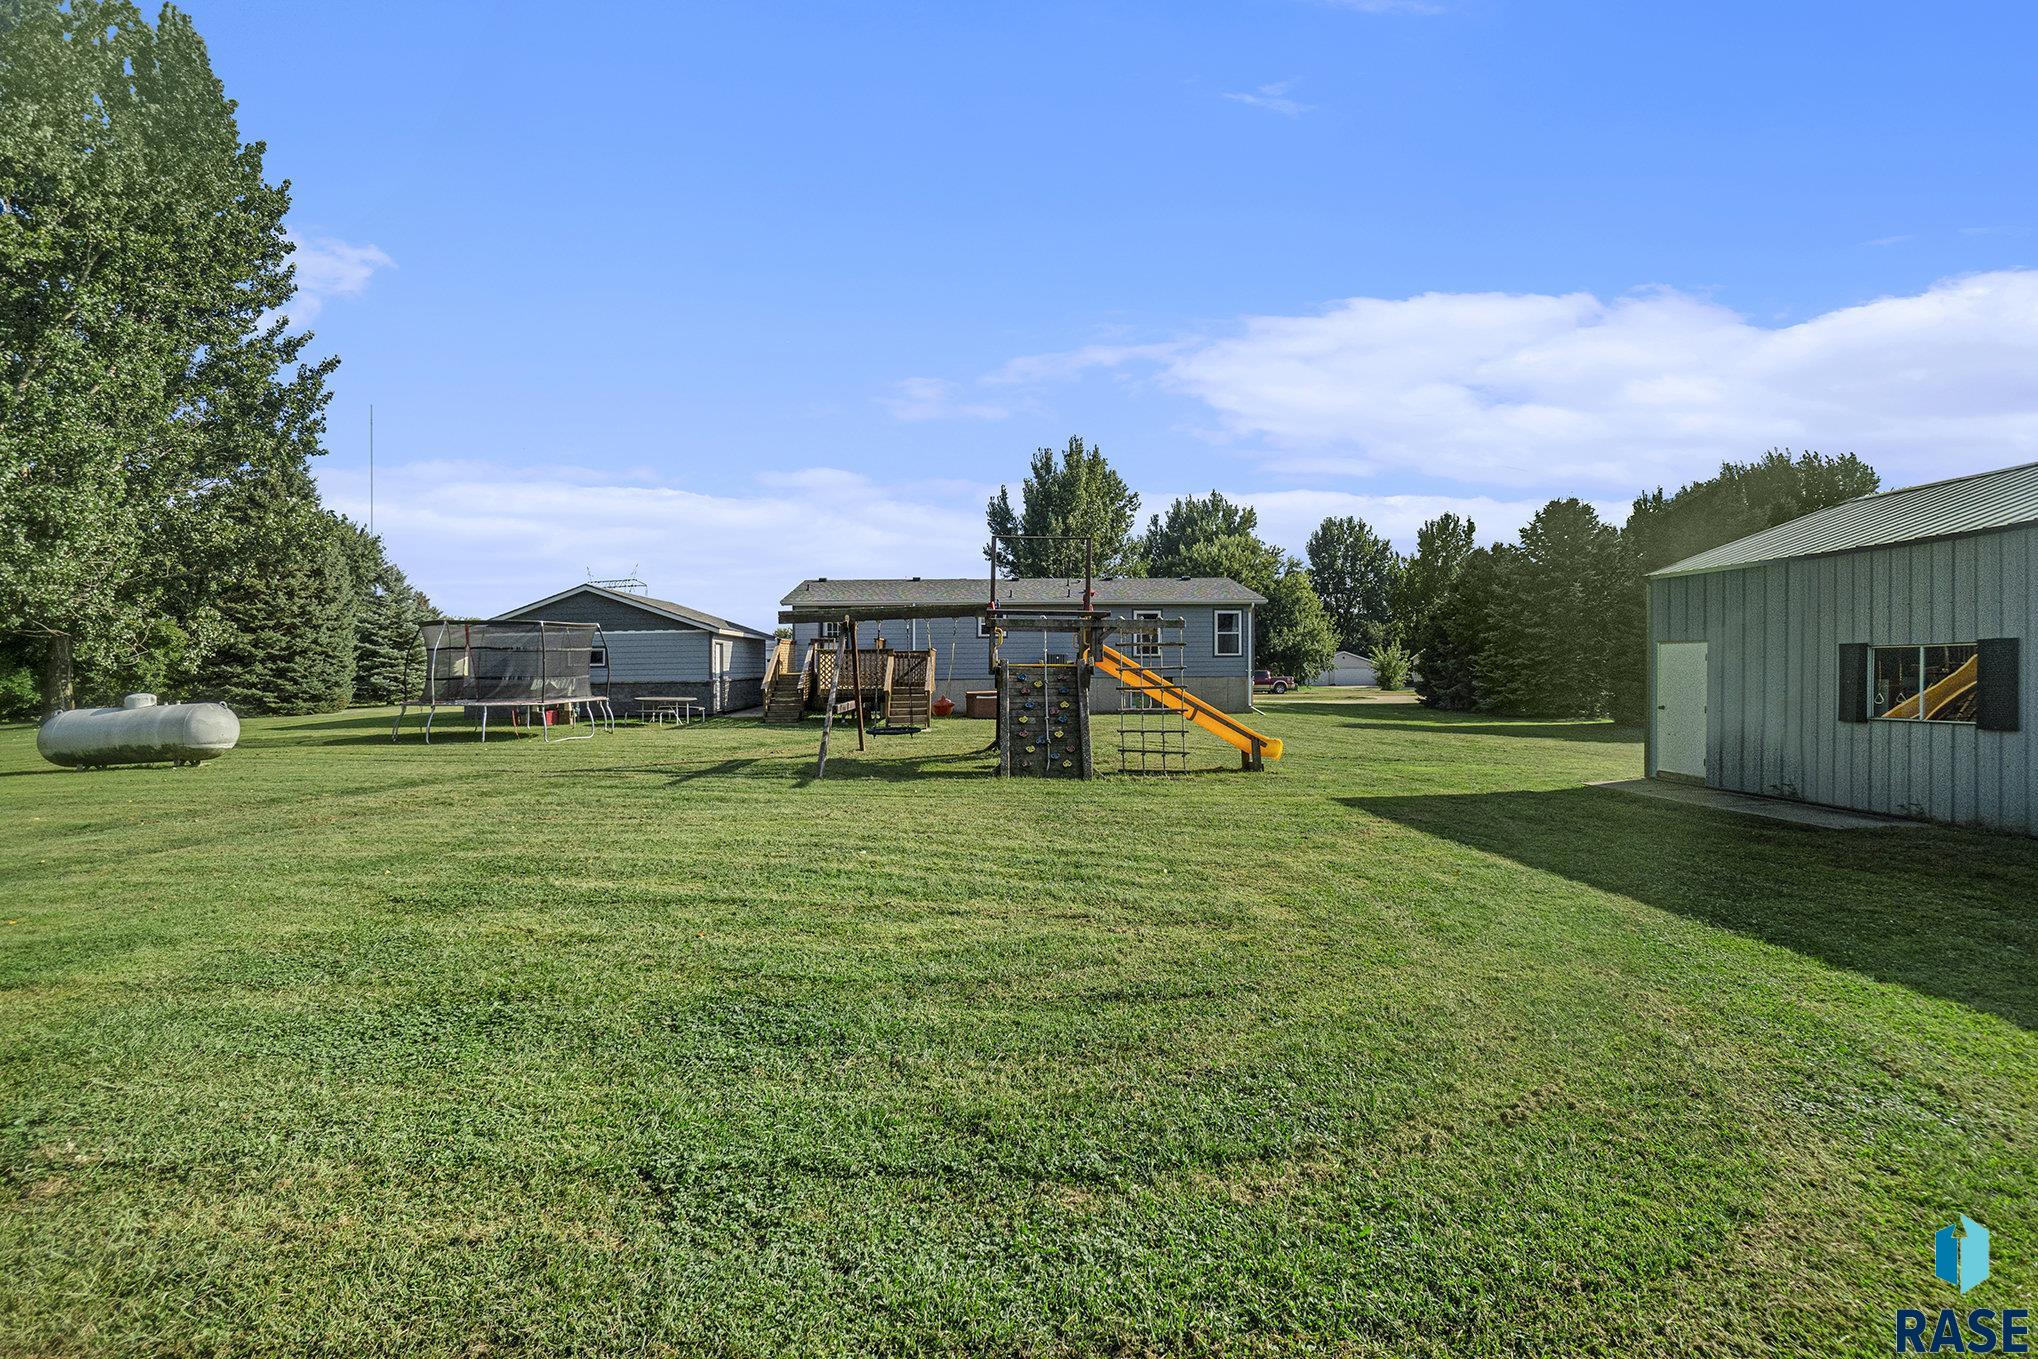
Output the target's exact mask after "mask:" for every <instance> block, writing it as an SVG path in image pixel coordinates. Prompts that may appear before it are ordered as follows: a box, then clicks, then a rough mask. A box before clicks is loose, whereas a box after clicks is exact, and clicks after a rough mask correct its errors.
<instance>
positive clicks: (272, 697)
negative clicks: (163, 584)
mask: <svg viewBox="0 0 2038 1359" xmlns="http://www.w3.org/2000/svg"><path fill="white" fill-rule="evenodd" d="M219 508H220V511H221V514H220V521H219V522H220V523H221V526H222V528H223V530H224V536H223V540H222V541H221V543H220V546H219V552H218V566H217V568H216V574H214V575H213V576H212V578H211V580H212V586H213V588H212V590H211V607H212V608H213V609H214V610H215V611H216V613H217V616H218V619H219V628H220V633H221V636H220V640H219V642H218V643H217V645H215V646H214V647H213V648H212V649H211V652H210V654H209V655H207V656H206V658H205V660H204V662H203V663H202V664H201V665H200V667H199V670H198V676H197V681H196V688H197V691H198V692H199V693H200V694H201V695H202V696H204V697H207V698H214V699H218V700H219V701H221V702H223V703H225V704H226V705H227V706H228V707H230V708H232V709H233V710H234V711H235V712H239V713H313V712H333V711H336V710H338V709H340V708H344V707H346V706H347V702H348V700H349V699H350V698H351V697H352V696H353V690H354V642H355V610H356V601H357V581H356V576H355V570H354V566H353V563H352V561H351V560H350V556H349V553H348V550H347V539H348V537H349V536H350V535H351V534H352V533H353V532H354V530H353V527H352V526H351V525H349V524H348V523H347V522H346V521H345V520H342V519H340V518H339V517H338V516H336V515H332V514H328V513H326V512H325V511H324V510H321V509H320V508H319V507H318V501H317V498H316V496H315V495H314V494H313V493H312V490H311V486H310V483H309V480H308V479H307V478H303V477H301V476H285V475H274V476H267V477H263V478H261V479H259V480H252V481H248V482H244V483H242V484H240V485H238V486H236V487H234V488H233V489H232V491H231V492H230V496H229V499H228V502H227V503H226V504H224V505H222V506H220V507H219Z"/></svg>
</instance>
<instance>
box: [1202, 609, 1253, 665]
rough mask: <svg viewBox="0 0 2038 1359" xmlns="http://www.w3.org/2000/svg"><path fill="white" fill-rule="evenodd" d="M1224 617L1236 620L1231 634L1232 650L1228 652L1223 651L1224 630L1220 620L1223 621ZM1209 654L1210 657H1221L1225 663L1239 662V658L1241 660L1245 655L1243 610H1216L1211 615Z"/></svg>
mask: <svg viewBox="0 0 2038 1359" xmlns="http://www.w3.org/2000/svg"><path fill="white" fill-rule="evenodd" d="M1226 616H1229V617H1231V618H1233V619H1235V620H1236V622H1235V624H1234V631H1233V632H1232V647H1233V649H1232V650H1230V651H1226V650H1225V649H1224V628H1223V626H1222V620H1223V619H1224V618H1225V617H1226ZM1210 654H1211V655H1213V656H1221V657H1223V658H1224V659H1225V660H1227V661H1235V660H1239V659H1240V658H1242V657H1243V656H1244V655H1245V610H1244V609H1218V610H1217V611H1216V612H1215V613H1214V614H1213V615H1212V616H1211V620H1210Z"/></svg>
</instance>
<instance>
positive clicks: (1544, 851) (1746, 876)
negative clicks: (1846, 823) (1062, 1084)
mask: <svg viewBox="0 0 2038 1359" xmlns="http://www.w3.org/2000/svg"><path fill="white" fill-rule="evenodd" d="M1339 800H1340V801H1341V802H1343V803H1345V804H1346V805H1347V806H1350V807H1354V808H1356V809H1358V810H1360V811H1363V812H1368V813H1371V814H1372V815H1374V816H1378V817H1383V818H1385V819H1387V820H1389V821H1393V822H1396V823H1398V824H1400V825H1404V826H1407V827H1409V828H1411V829H1414V830H1418V831H1421V832H1423V833H1424V834H1426V835H1432V836H1436V837H1439V838H1441V839H1446V840H1453V841H1456V842H1457V843H1459V844H1462V845H1466V846H1469V847H1471V848H1473V849H1477V850H1481V851H1484V852H1485V853H1488V854H1495V855H1498V856H1500V857H1502V858H1504V859H1509V860H1512V861H1513V862H1515V863H1518V864H1521V865H1523V866H1525V867H1528V868H1534V869H1540V870H1542V871H1544V872H1549V873H1555V874H1558V875H1559V876H1561V877H1564V878H1568V879H1570V880H1571V881H1573V882H1578V883H1583V884H1585V885H1587V886H1589V887H1596V888H1600V889H1601V890H1604V891H1607V892H1613V893H1617V894H1619V895H1621V896H1625V897H1630V898H1632V899H1634V900H1636V901H1640V902H1643V903H1645V904H1647V905H1650V906H1655V907H1660V908H1661V909H1663V910H1667V911H1674V912H1676V913H1677V914H1678V915H1682V916H1685V917H1687V918H1689V919H1693V920H1698V921H1703V922H1704V923H1706V924H1708V925H1713V926H1717V927H1719V928H1721V929H1727V930H1733V931H1735V932H1737V933H1740V934H1745V935H1749V936H1752V937H1754V938H1757V939H1762V940H1765V941H1767V942H1768V943H1771V944H1776V945H1779V946H1781V947H1783V948H1787V949H1790V950H1792V951H1793V952H1796V953H1800V954H1803V955H1805V956H1808V957H1812V958H1817V959H1819V960H1820V961H1822V962H1825V963H1828V964H1830V965H1832V966H1834V967H1841V968H1845V969H1847V970H1849V971H1852V972H1856V973H1859V974H1861V975H1862V976H1865V977H1870V978H1873V979H1874V980H1877V981H1890V982H1898V983H1901V984H1902V985H1905V986H1908V987H1911V988H1913V989H1915V990H1918V991H1923V992H1926V993H1928V994H1931V995H1934V996H1940V997H1943V998H1945V999H1947V1000H1953V1001H1957V1002H1959V1003H1961V1004H1963V1005H1968V1006H1972V1007H1974V1008H1975V1009H1978V1010H1984V1011H1987V1012H1988V1013H1990V1014H1994V1015H1998V1016H2000V1017H2002V1018H2004V1019H2007V1020H2009V1021H2011V1022H2012V1023H2014V1024H2017V1025H2019V1026H2021V1027H2023V1028H2025V1029H2038V912H2033V911H2032V910H2031V908H2030V884H2031V883H2032V882H2033V881H2038V842H2033V841H2030V840H2026V839H2023V838H2022V837H2018V836H2010V835H1995V834H1991V833H1988V832H1984V831H1965V830H1955V829H1950V828H1934V829H1929V830H1919V829H1913V828H1906V829H1900V830H1892V831H1860V830H1855V831H1829V830H1817V829H1812V828H1809V827H1803V826H1796V825H1790V824H1786V823H1782V822H1773V821H1763V820H1758V819H1756V818H1753V817H1748V816H1742V815H1736V814H1733V813H1728V812H1715V811H1709V810H1702V809H1698V808H1693V807H1687V806H1679V805H1676V804H1671V803H1663V802H1652V801H1648V800H1645V799H1642V798H1638V797H1634V796H1632V795H1628V794H1623V793H1618V792H1612V791H1609V790H1605V789H1598V788H1567V789H1560V790H1557V791H1554V792H1501V793H1451V794H1435V795H1430V796H1408V797H1350V798H1341V799H1339Z"/></svg>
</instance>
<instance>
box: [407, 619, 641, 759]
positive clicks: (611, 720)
mask: <svg viewBox="0 0 2038 1359" xmlns="http://www.w3.org/2000/svg"><path fill="white" fill-rule="evenodd" d="M452 627H458V628H460V629H462V632H461V644H460V646H459V647H458V648H455V649H458V650H464V651H466V652H467V655H468V675H469V679H470V681H471V680H472V678H473V672H474V666H473V654H474V634H473V629H474V628H476V627H523V628H536V629H537V631H538V636H539V638H540V641H539V645H538V689H539V693H540V694H542V693H543V692H544V691H545V689H547V688H548V687H550V684H551V679H552V676H551V674H550V673H549V670H550V667H549V664H548V663H549V660H550V657H551V652H552V649H551V648H550V647H548V646H546V645H545V644H544V641H543V638H544V636H545V632H546V629H548V628H572V629H574V630H575V631H588V632H589V634H590V637H591V642H590V645H591V646H592V647H595V648H598V649H602V650H604V651H605V650H606V648H607V646H608V638H607V637H606V636H604V635H603V633H602V627H601V624H599V623H568V622H563V621H558V620H547V619H532V620H528V621H526V620H522V619H508V618H434V619H432V620H430V621H429V622H425V623H420V624H419V625H418V635H419V637H420V638H421V639H424V646H425V674H424V686H423V690H424V697H423V698H422V699H419V700H416V701H413V700H412V699H411V698H410V695H411V694H412V693H413V692H415V691H414V690H413V688H412V686H411V682H410V680H411V662H412V660H413V658H414V656H415V654H416V653H415V652H413V653H410V654H408V655H406V656H405V657H404V663H403V692H404V695H405V696H404V699H403V702H402V703H401V704H400V705H399V706H398V707H397V710H396V717H395V719H394V720H393V721H392V722H391V723H390V724H389V739H390V740H391V741H395V740H398V739H399V738H400V737H401V736H402V733H403V719H404V718H405V717H407V716H409V714H410V710H411V709H412V708H413V707H419V708H423V709H424V710H425V725H424V736H425V744H426V745H430V744H431V743H432V725H433V723H435V722H436V721H437V720H438V716H439V709H440V708H442V707H443V708H460V709H463V710H464V709H467V708H478V709H480V710H481V742H482V744H483V745H486V744H487V743H488V713H489V710H490V709H491V708H506V709H508V710H509V713H510V727H511V729H512V730H515V728H516V725H517V720H516V714H517V712H518V711H519V710H522V711H523V712H524V714H525V721H524V724H525V725H526V726H530V725H533V724H534V723H533V717H534V715H535V716H536V718H537V720H536V722H535V725H537V726H538V727H539V728H540V730H541V731H542V733H543V737H544V743H545V744H546V745H554V744H558V743H561V742H565V741H592V740H593V739H594V736H595V733H596V732H598V731H609V732H613V731H614V730H615V729H616V710H615V708H614V706H613V705H612V704H611V703H610V702H609V681H608V674H607V668H606V667H604V668H603V675H602V679H601V692H600V693H595V692H593V689H594V684H595V680H594V676H593V667H592V666H590V667H589V674H588V689H589V692H588V693H586V694H584V695H582V694H576V695H569V696H567V697H563V698H535V699H529V698H507V699H506V698H491V699H480V698H449V699H445V700H441V699H440V697H439V680H438V669H439V667H438V657H439V653H440V652H441V651H444V650H447V649H448V647H447V646H446V645H445V643H444V641H443V639H444V638H445V636H446V632H445V629H447V628H452ZM435 637H436V638H438V639H441V640H438V641H433V640H431V639H432V638H435ZM560 678H561V679H562V680H564V679H566V678H568V677H567V676H564V675H562V676H560ZM555 708H564V709H566V711H567V714H568V717H569V718H572V717H573V715H574V713H575V712H576V711H578V712H580V713H582V714H584V715H585V717H586V725H587V730H586V731H585V732H580V733H576V734H574V735H571V736H554V735H553V734H552V731H553V726H552V723H551V722H549V721H546V720H544V718H543V716H542V715H543V714H545V713H549V712H550V711H551V710H553V709H555ZM575 725H576V726H577V725H579V723H578V722H577V721H576V722H575Z"/></svg>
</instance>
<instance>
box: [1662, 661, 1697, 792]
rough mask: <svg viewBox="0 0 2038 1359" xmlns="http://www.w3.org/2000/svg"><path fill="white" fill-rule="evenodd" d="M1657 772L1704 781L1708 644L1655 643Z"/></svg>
mask: <svg viewBox="0 0 2038 1359" xmlns="http://www.w3.org/2000/svg"><path fill="white" fill-rule="evenodd" d="M1655 718H1656V772H1657V773H1658V774H1674V775H1678V776H1681V777H1683V778H1690V779H1697V780H1699V781H1701V782H1703V781H1704V779H1705V752H1706V745H1707V741H1706V736H1707V728H1706V722H1707V718H1706V710H1705V643H1704V642H1658V643H1656V713H1655Z"/></svg>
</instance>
